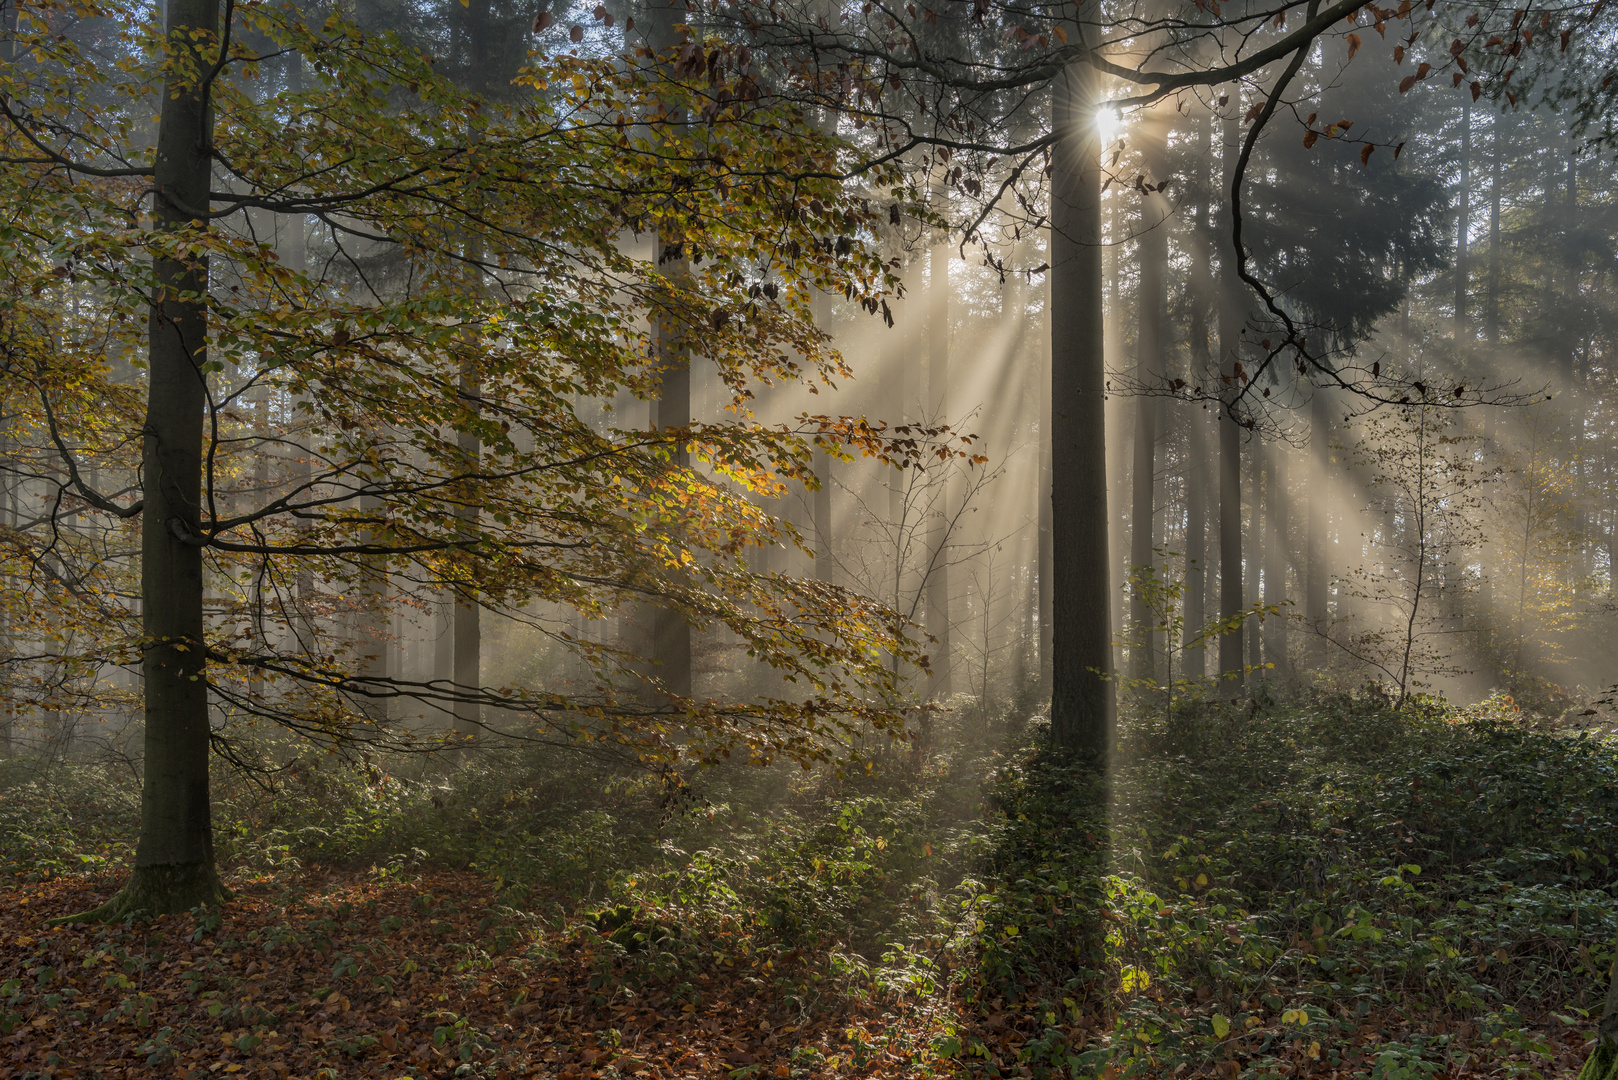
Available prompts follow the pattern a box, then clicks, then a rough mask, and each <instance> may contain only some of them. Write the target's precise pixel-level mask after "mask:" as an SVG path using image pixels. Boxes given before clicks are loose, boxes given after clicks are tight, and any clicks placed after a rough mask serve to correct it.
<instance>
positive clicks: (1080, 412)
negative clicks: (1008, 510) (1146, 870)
mask: <svg viewBox="0 0 1618 1080" xmlns="http://www.w3.org/2000/svg"><path fill="white" fill-rule="evenodd" d="M1069 32H1070V33H1071V34H1074V35H1078V34H1081V33H1085V31H1084V30H1083V29H1082V28H1081V27H1080V26H1078V25H1077V24H1072V23H1070V24H1069ZM1086 36H1088V35H1087V34H1086ZM1091 47H1092V48H1093V47H1094V46H1093V44H1091ZM1098 81H1099V80H1098V78H1097V75H1096V74H1095V71H1094V69H1092V68H1090V67H1089V66H1088V65H1087V64H1083V63H1075V64H1071V65H1069V66H1068V67H1067V68H1066V69H1065V70H1064V71H1063V72H1062V73H1061V74H1060V75H1059V76H1058V77H1057V78H1056V80H1055V84H1054V86H1053V95H1052V97H1053V100H1052V114H1053V115H1052V125H1053V129H1054V130H1055V131H1056V132H1058V133H1059V135H1058V139H1057V142H1056V144H1055V146H1054V147H1053V148H1052V154H1051V479H1052V484H1051V533H1052V541H1053V544H1052V546H1053V559H1052V563H1053V565H1052V581H1053V587H1054V595H1053V604H1052V608H1053V610H1052V623H1053V628H1052V629H1053V634H1052V643H1051V646H1052V687H1051V737H1052V740H1053V742H1054V743H1055V744H1056V745H1057V746H1058V747H1060V748H1063V749H1067V750H1073V751H1079V752H1083V753H1087V754H1089V755H1090V756H1091V757H1092V758H1093V759H1095V760H1096V761H1097V762H1098V763H1099V764H1102V765H1104V764H1105V761H1106V759H1107V755H1108V751H1109V749H1110V747H1111V743H1112V731H1113V723H1114V717H1115V713H1116V695H1115V693H1114V686H1113V682H1112V670H1113V669H1112V617H1111V591H1112V590H1111V587H1110V585H1111V575H1110V573H1109V572H1108V565H1107V564H1108V558H1107V442H1106V433H1105V411H1104V402H1105V391H1106V367H1105V363H1104V357H1103V352H1102V347H1103V318H1104V313H1103V309H1102V303H1101V287H1102V280H1101V142H1100V133H1099V131H1098V130H1097V128H1096V102H1097V100H1098V99H1099V96H1100V87H1099V86H1098Z"/></svg>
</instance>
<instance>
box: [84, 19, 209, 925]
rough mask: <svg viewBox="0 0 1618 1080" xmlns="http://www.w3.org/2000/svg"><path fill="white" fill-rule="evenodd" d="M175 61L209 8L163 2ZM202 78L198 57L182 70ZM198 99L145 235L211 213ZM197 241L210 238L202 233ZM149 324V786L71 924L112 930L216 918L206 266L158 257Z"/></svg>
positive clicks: (174, 100)
mask: <svg viewBox="0 0 1618 1080" xmlns="http://www.w3.org/2000/svg"><path fill="white" fill-rule="evenodd" d="M166 30H167V34H168V39H169V41H171V42H172V43H173V47H174V48H177V49H191V50H200V49H203V48H207V47H209V46H210V45H211V44H212V43H213V42H214V41H215V40H216V39H217V37H218V32H219V6H218V0H170V2H169V5H168V21H167V26H166ZM191 65H195V67H194V68H193V70H202V71H206V70H207V69H208V62H207V61H206V60H204V59H203V58H202V57H200V56H199V57H195V58H193V59H191V60H189V61H188V62H187V66H188V67H190V66H191ZM212 128H213V124H212V114H211V110H210V109H209V108H208V105H207V100H206V95H205V93H204V92H203V89H202V88H200V87H197V86H193V85H190V84H189V83H187V82H184V81H180V80H174V79H171V80H169V82H168V84H167V85H166V87H165V89H164V93H163V104H162V113H161V114H160V116H159V118H158V127H157V152H156V155H155V157H154V160H153V177H152V187H153V192H154V195H153V200H152V224H153V230H154V231H155V232H157V233H159V234H177V233H188V232H193V231H195V229H196V226H194V225H193V224H192V221H193V219H194V218H196V217H197V216H198V215H197V212H198V211H199V210H201V209H203V208H205V207H207V206H208V191H209V180H210V176H211V168H210V166H211V149H212V147H211V143H212V135H213V131H212ZM203 227H204V228H205V227H206V226H203ZM152 273H153V276H154V277H155V278H156V287H155V288H154V290H153V294H152V299H151V307H150V314H149V322H148V328H149V329H148V334H149V337H148V344H147V405H146V423H145V427H144V440H143V443H142V453H141V470H142V480H143V485H144V490H143V492H142V496H143V509H142V512H141V614H142V630H143V633H144V637H145V641H146V647H145V652H144V656H143V668H144V673H145V679H146V700H145V706H146V708H145V714H146V733H145V751H146V763H145V776H144V778H143V781H142V785H141V815H140V841H139V843H138V845H137V847H136V849H135V867H134V870H133V871H132V872H131V874H130V877H129V881H128V882H127V883H126V884H125V885H124V887H123V889H122V891H120V892H119V893H118V895H117V896H115V897H113V899H111V900H110V901H108V902H107V903H106V904H104V905H102V906H101V907H100V908H97V909H96V910H94V911H91V912H87V913H86V914H85V915H83V916H80V917H79V918H82V919H89V920H94V919H101V920H107V921H111V920H115V919H118V918H121V917H123V916H124V915H126V914H128V913H130V912H133V911H138V910H144V911H147V912H149V913H151V914H171V913H175V912H181V911H187V910H189V909H191V908H194V907H197V906H199V905H204V904H207V905H217V904H220V903H222V902H223V901H224V900H225V898H226V893H225V889H224V886H223V885H221V884H220V881H219V875H218V873H217V871H216V870H215V868H214V850H213V819H212V808H211V806H210V803H209V792H208V745H209V740H208V731H209V729H208V680H207V668H206V663H205V660H204V656H203V650H204V634H203V608H202V600H203V585H202V548H201V546H200V545H199V544H198V543H197V542H196V541H197V538H199V537H200V536H201V533H202V528H201V506H202V445H203V430H204V429H203V421H204V415H205V414H204V410H205V409H206V407H207V395H206V386H207V378H208V376H207V374H206V368H205V366H204V365H205V364H206V363H207V359H208V356H207V319H208V309H207V302H206V297H205V293H206V290H207V288H208V263H207V259H206V257H203V256H199V255H196V254H191V255H189V256H188V257H187V258H186V259H185V260H184V261H181V260H178V259H174V258H168V257H157V258H154V259H153V261H152Z"/></svg>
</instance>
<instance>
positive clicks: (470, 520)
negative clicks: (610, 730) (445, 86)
mask: <svg viewBox="0 0 1618 1080" xmlns="http://www.w3.org/2000/svg"><path fill="white" fill-rule="evenodd" d="M489 5H490V0H469V4H468V9H467V10H468V15H469V18H468V19H467V24H468V29H469V30H470V32H471V46H472V78H473V82H474V86H475V88H476V89H477V91H478V93H479V94H480V95H487V94H488V92H489V85H488V72H489V37H490V33H491V31H492V28H491V27H490V25H489ZM468 248H469V250H468V251H467V263H468V272H469V273H470V274H471V276H472V288H473V290H474V291H476V292H478V293H481V292H482V290H483V268H482V266H481V265H480V264H481V262H482V260H483V248H482V244H481V243H479V242H476V241H474V242H473V243H471V244H469V245H468ZM458 389H459V391H460V393H461V396H462V397H463V398H464V399H465V400H466V402H467V404H468V405H469V406H470V407H471V408H472V410H473V411H474V412H476V411H478V410H479V409H480V402H481V401H482V397H483V387H482V384H481V380H480V379H479V375H478V371H477V368H476V366H475V365H474V364H473V363H472V362H471V360H470V359H469V360H468V361H467V362H466V363H464V364H463V365H462V367H461V378H460V386H459V388H458ZM455 445H456V446H457V447H458V448H459V450H460V451H461V458H462V463H463V464H462V467H463V468H465V469H466V470H467V471H468V472H469V473H475V472H476V471H477V468H478V460H479V458H480V457H481V456H482V453H483V446H482V442H481V441H480V440H479V438H478V436H477V433H476V432H474V431H471V430H465V431H459V432H457V433H456V435H455ZM455 516H456V517H457V518H458V519H460V521H461V522H462V525H461V531H462V532H463V533H464V534H466V535H472V534H475V533H476V532H477V528H478V516H479V508H478V506H477V504H476V500H475V498H474V497H473V496H472V495H471V493H470V492H468V493H467V494H466V495H465V496H464V497H463V498H462V499H461V505H460V506H458V507H457V508H456V511H455ZM466 589H467V591H466V592H464V593H462V594H461V595H458V596H457V597H456V598H455V607H454V609H453V614H452V616H451V618H452V623H453V629H452V635H453V636H452V647H453V649H454V657H455V661H454V675H453V679H454V682H455V688H456V691H457V694H458V695H459V696H472V695H475V694H476V693H477V692H478V690H479V689H480V688H481V687H482V685H483V609H482V607H481V605H479V604H478V602H477V598H476V597H475V596H473V595H472V594H471V591H470V590H471V585H470V583H469V584H468V585H467V586H466ZM482 727H483V707H482V706H481V705H479V704H477V703H475V702H473V701H457V702H456V704H455V731H456V733H457V734H459V735H462V736H464V737H472V736H474V735H476V734H477V732H478V731H480V730H482Z"/></svg>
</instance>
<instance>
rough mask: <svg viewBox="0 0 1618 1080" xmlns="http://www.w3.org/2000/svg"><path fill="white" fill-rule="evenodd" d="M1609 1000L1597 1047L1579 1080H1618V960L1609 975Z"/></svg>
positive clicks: (1598, 1027)
mask: <svg viewBox="0 0 1618 1080" xmlns="http://www.w3.org/2000/svg"><path fill="white" fill-rule="evenodd" d="M1607 978H1608V983H1607V1000H1606V1002H1605V1005H1604V1006H1603V1008H1602V1010H1601V1020H1600V1021H1599V1022H1598V1023H1597V1025H1596V1047H1595V1049H1594V1050H1592V1051H1591V1052H1590V1056H1589V1058H1587V1059H1586V1060H1585V1062H1584V1068H1582V1069H1580V1070H1579V1078H1578V1080H1618V960H1615V961H1613V966H1612V969H1611V970H1610V971H1609V972H1608V974H1607Z"/></svg>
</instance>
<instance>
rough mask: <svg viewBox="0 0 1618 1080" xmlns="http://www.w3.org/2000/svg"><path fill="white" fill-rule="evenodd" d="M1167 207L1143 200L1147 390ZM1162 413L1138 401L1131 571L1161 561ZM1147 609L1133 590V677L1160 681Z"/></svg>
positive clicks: (1159, 345)
mask: <svg viewBox="0 0 1618 1080" xmlns="http://www.w3.org/2000/svg"><path fill="white" fill-rule="evenodd" d="M1163 124H1164V121H1163V120H1162V119H1161V118H1157V117H1148V118H1147V119H1146V120H1145V121H1144V122H1143V127H1144V128H1145V130H1146V131H1147V132H1148V137H1147V152H1146V168H1147V170H1148V173H1149V174H1150V175H1148V177H1147V179H1148V180H1150V179H1151V177H1152V175H1156V173H1157V171H1158V170H1159V169H1161V168H1162V155H1161V152H1160V149H1159V147H1160V144H1161V141H1162V138H1161V135H1160V134H1157V133H1158V132H1160V131H1161V129H1162V126H1163ZM1167 210H1168V203H1167V201H1166V200H1165V199H1164V198H1163V197H1162V196H1161V195H1159V194H1157V193H1155V192H1154V193H1152V194H1149V195H1146V196H1144V198H1143V199H1142V202H1141V220H1140V226H1141V239H1140V297H1139V300H1138V302H1137V304H1136V307H1137V309H1138V315H1139V318H1140V330H1139V336H1138V338H1137V339H1136V341H1137V344H1136V363H1135V379H1136V381H1137V382H1138V383H1140V384H1141V385H1142V386H1151V387H1155V386H1157V385H1159V384H1161V383H1162V382H1163V381H1164V371H1163V364H1164V359H1165V358H1164V356H1163V323H1164V320H1165V318H1166V313H1165V310H1164V309H1165V308H1166V307H1167V297H1166V296H1165V295H1164V292H1165V290H1166V289H1167V287H1168V286H1167V279H1168V260H1169V240H1168V230H1167V229H1166V228H1165V227H1164V224H1163V222H1164V220H1165V218H1166V217H1167ZM1162 411H1163V402H1162V399H1161V398H1159V397H1157V396H1156V395H1155V394H1143V395H1142V396H1140V397H1138V398H1136V399H1135V453H1134V471H1133V474H1132V475H1131V478H1130V487H1131V492H1130V494H1131V500H1130V513H1129V563H1130V572H1131V573H1135V572H1136V568H1137V567H1151V566H1154V565H1155V564H1156V561H1157V528H1156V525H1157V514H1156V499H1155V490H1154V489H1155V487H1156V483H1155V481H1156V479H1157V436H1158V429H1159V427H1160V426H1161V425H1160V424H1159V421H1160V419H1161V416H1160V414H1161V413H1162ZM1155 621H1156V620H1155V618H1154V617H1153V615H1152V613H1151V611H1150V610H1149V609H1148V608H1147V606H1146V597H1145V595H1144V594H1143V593H1142V592H1141V591H1140V590H1138V589H1130V591H1129V623H1130V627H1129V641H1130V650H1129V674H1130V676H1131V677H1132V678H1135V679H1153V678H1155V672H1156V666H1157V649H1156V642H1155V638H1156V635H1155V634H1154V633H1153V629H1152V628H1153V625H1154V623H1155Z"/></svg>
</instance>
